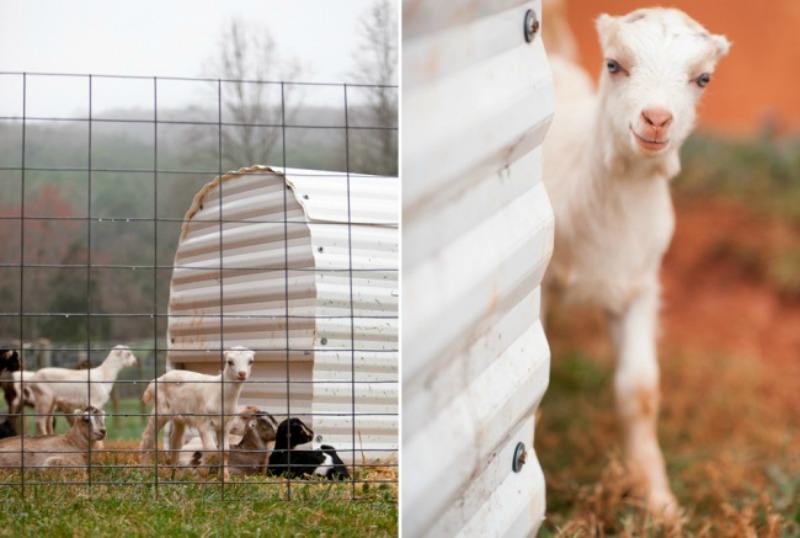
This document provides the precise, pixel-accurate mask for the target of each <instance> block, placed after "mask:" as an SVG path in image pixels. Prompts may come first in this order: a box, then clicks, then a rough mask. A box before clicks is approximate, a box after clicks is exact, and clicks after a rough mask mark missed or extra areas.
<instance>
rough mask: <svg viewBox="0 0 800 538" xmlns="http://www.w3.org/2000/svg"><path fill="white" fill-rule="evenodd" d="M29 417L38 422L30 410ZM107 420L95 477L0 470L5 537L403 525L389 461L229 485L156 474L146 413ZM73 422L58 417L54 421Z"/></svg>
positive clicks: (373, 531) (335, 531)
mask: <svg viewBox="0 0 800 538" xmlns="http://www.w3.org/2000/svg"><path fill="white" fill-rule="evenodd" d="M111 409H112V405H111V403H109V404H108V405H107V411H108V412H111ZM119 413H120V415H126V414H129V415H138V414H139V413H140V408H139V401H138V400H137V399H135V398H130V399H123V400H121V401H120V409H119ZM28 420H29V428H31V429H29V431H30V432H32V431H34V430H33V427H34V425H33V422H32V421H33V417H28ZM115 420H117V421H118V423H117V424H115ZM107 426H108V437H107V439H108V442H107V448H109V449H110V450H112V452H110V453H98V454H96V455H95V456H93V458H96V459H93V462H96V465H94V466H93V467H92V470H91V475H90V477H87V476H86V474H84V473H83V472H82V471H74V470H52V471H26V472H25V475H24V483H25V485H24V488H23V487H22V486H21V485H20V483H21V481H22V476H21V475H20V473H19V471H17V470H13V471H0V504H2V505H3V506H4V510H2V511H0V537H2V536H92V537H94V536H115V535H118V536H156V535H158V536H204V537H205V536H263V535H271V536H329V537H349V536H359V537H360V536H368V537H369V536H395V535H397V528H398V523H397V521H398V507H397V473H396V470H392V469H391V467H389V468H377V469H373V468H366V469H359V470H358V471H357V474H356V480H357V482H356V484H355V486H354V485H353V484H352V483H350V482H344V483H338V482H337V483H333V482H329V481H324V480H320V481H292V482H291V485H290V486H287V483H286V482H285V481H283V480H281V479H276V478H274V477H234V480H232V481H231V482H226V483H225V484H224V485H222V484H220V483H219V482H218V481H216V480H210V481H207V482H202V481H201V480H200V479H199V478H198V477H197V476H196V475H195V474H194V473H192V472H187V471H180V470H179V471H177V472H172V471H171V470H169V469H167V468H164V467H162V468H161V469H160V470H159V472H158V476H156V474H155V471H154V470H153V469H152V468H149V469H142V468H138V465H139V459H138V456H137V455H136V454H135V453H134V452H133V451H132V450H133V449H132V447H133V446H135V443H132V441H136V440H138V439H139V438H140V437H141V432H142V429H143V428H144V425H143V424H142V423H141V419H140V417H139V416H118V417H113V416H111V417H109V418H108V420H107ZM66 429H67V422H66V420H64V419H63V418H58V420H57V431H58V432H62V431H65V430H66ZM122 447H125V448H122ZM89 478H90V479H91V486H89V485H88V480H89ZM156 482H158V485H157V486H156V485H155V484H156Z"/></svg>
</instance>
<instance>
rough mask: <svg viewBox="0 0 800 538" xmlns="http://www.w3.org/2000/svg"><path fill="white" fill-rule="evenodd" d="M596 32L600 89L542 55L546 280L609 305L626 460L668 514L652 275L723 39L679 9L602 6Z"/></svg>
mask: <svg viewBox="0 0 800 538" xmlns="http://www.w3.org/2000/svg"><path fill="white" fill-rule="evenodd" d="M597 30H598V33H599V36H600V42H601V45H602V49H603V55H604V57H605V61H604V69H603V71H602V74H601V76H600V82H599V88H598V91H597V92H596V93H595V92H593V91H592V89H591V82H590V81H589V78H588V76H587V75H586V74H585V73H584V72H583V71H582V70H580V68H578V67H577V66H576V65H573V64H571V63H569V62H567V61H565V60H564V59H561V58H559V57H558V56H557V55H552V56H551V58H550V60H551V65H552V68H553V73H554V76H555V83H556V99H557V101H556V115H555V118H554V121H553V124H552V126H551V129H550V132H549V133H548V136H547V138H546V140H545V144H544V180H545V184H546V187H547V189H548V193H549V195H550V198H551V202H552V205H553V211H554V213H555V223H556V226H555V228H556V233H555V248H554V253H553V259H552V262H551V265H550V268H549V270H548V274H547V276H546V283H547V285H548V287H549V288H551V289H552V288H558V287H560V288H563V289H564V292H565V297H566V298H567V299H568V300H578V301H587V302H590V303H594V304H596V305H598V306H600V307H601V308H603V309H604V310H605V312H606V314H607V320H608V325H609V329H610V333H611V338H612V341H613V344H614V347H615V351H616V355H617V360H618V363H617V371H616V375H615V379H614V390H615V396H616V402H617V409H618V415H619V418H620V422H621V424H622V427H623V432H624V448H625V451H626V458H627V463H628V465H629V467H630V469H631V471H632V472H633V473H634V474H635V475H636V476H638V477H641V481H642V483H643V486H644V488H645V492H646V497H647V502H648V507H649V509H650V510H651V511H652V512H653V513H656V514H663V515H666V516H668V517H671V516H673V515H675V514H676V513H677V503H676V501H675V498H674V497H673V495H672V492H671V491H670V487H669V481H668V479H667V475H666V471H665V466H664V458H663V456H662V454H661V449H660V448H659V445H658V440H657V436H656V418H657V415H658V407H659V388H658V385H659V370H658V362H657V359H656V344H655V339H656V324H657V323H656V322H657V311H658V298H659V278H658V273H659V269H660V267H661V259H662V257H663V256H664V253H665V252H666V249H667V247H668V245H669V243H670V240H671V238H672V233H673V227H674V214H673V209H672V201H671V198H670V192H669V180H670V179H671V178H672V177H674V176H675V175H676V174H677V173H678V171H679V169H680V162H679V158H678V150H679V148H680V146H681V144H682V143H683V142H684V140H685V139H686V137H687V136H688V135H689V133H690V131H691V130H692V127H693V124H694V121H695V116H696V111H695V106H696V104H697V102H698V100H699V99H700V96H701V95H702V93H703V90H704V89H705V87H706V86H707V85H708V83H709V81H710V80H711V76H712V73H713V71H714V67H715V65H716V63H717V61H718V60H719V59H720V58H721V57H723V56H725V55H726V54H727V52H728V48H729V43H728V41H727V40H726V39H725V37H723V36H720V35H712V34H710V33H708V32H707V31H706V30H705V29H704V28H703V27H702V26H701V25H700V24H698V23H697V22H696V21H694V20H693V19H691V18H690V17H688V16H687V15H686V14H684V13H683V12H681V11H678V10H675V9H661V8H655V9H641V10H637V11H634V12H632V13H630V14H628V15H625V16H622V17H611V16H609V15H601V16H600V18H599V19H598V20H597Z"/></svg>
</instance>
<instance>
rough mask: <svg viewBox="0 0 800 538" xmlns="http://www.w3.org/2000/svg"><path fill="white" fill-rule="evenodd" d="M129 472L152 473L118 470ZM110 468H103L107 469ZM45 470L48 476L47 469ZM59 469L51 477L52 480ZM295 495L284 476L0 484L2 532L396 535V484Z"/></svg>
mask: <svg viewBox="0 0 800 538" xmlns="http://www.w3.org/2000/svg"><path fill="white" fill-rule="evenodd" d="M120 473H124V474H125V478H126V479H127V480H135V479H139V480H147V479H148V476H147V475H146V473H138V472H135V471H127V470H125V471H117V472H116V473H114V474H116V475H117V477H118V478H119V477H120V476H119V475H120ZM100 474H103V473H100ZM43 478H44V477H43ZM53 478H54V477H53V476H52V475H51V476H50V477H49V479H50V480H53ZM291 491H292V500H287V489H286V487H285V486H284V485H282V484H277V483H272V484H264V483H263V481H262V480H261V479H258V478H250V479H247V480H246V481H245V483H243V484H238V485H226V486H225V487H224V489H223V488H222V487H221V486H220V485H219V484H197V483H195V482H194V481H191V480H187V481H186V482H184V483H180V484H178V485H172V486H165V485H161V486H159V488H158V491H157V492H156V488H155V487H154V486H152V485H148V484H141V483H138V484H137V483H135V482H129V483H127V484H126V485H115V486H97V485H95V486H92V488H89V487H86V486H67V485H61V484H52V485H47V486H27V487H26V492H25V496H24V497H23V496H22V495H21V493H20V488H19V487H18V486H17V487H10V486H3V487H2V488H0V502H2V503H3V507H4V509H3V511H2V512H0V536H115V535H117V536H263V535H269V536H331V537H335V536H341V537H346V536H393V535H396V534H397V501H396V497H395V494H394V493H393V491H392V488H391V487H389V485H386V484H381V485H378V486H375V487H373V488H361V487H359V495H358V498H357V500H352V486H351V485H349V484H331V483H325V484H316V483H313V484H297V483H294V485H293V486H292V488H291Z"/></svg>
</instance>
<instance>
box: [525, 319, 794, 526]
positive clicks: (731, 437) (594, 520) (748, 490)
mask: <svg viewBox="0 0 800 538" xmlns="http://www.w3.org/2000/svg"><path fill="white" fill-rule="evenodd" d="M553 317H554V318H555V322H554V324H553V325H554V326H553V327H552V328H551V331H550V332H551V337H552V340H553V347H554V352H555V356H554V358H553V370H552V376H551V385H550V389H549V390H548V393H547V395H546V397H545V401H544V403H543V405H542V415H541V421H540V423H539V425H538V427H537V439H536V444H537V454H539V457H540V459H541V461H542V466H543V467H544V470H545V475H546V477H547V483H548V492H547V494H548V517H547V522H546V525H545V528H544V529H543V530H542V535H545V536H547V535H557V536H698V537H716V536H721V537H739V536H745V537H746V536H754V537H755V536H758V537H762V536H763V537H777V536H800V525H799V523H800V390H798V387H799V386H800V377H798V375H797V374H798V370H797V369H796V368H795V369H791V368H788V367H787V366H786V365H785V364H773V363H770V362H767V361H764V360H760V359H759V358H754V357H747V356H736V355H732V354H729V353H725V354H719V355H709V354H707V353H701V354H697V353H692V352H691V351H687V350H684V349H679V348H676V347H675V346H674V345H672V344H674V343H670V342H666V341H663V339H662V342H661V344H662V345H661V348H662V354H661V355H662V358H661V364H662V409H661V421H660V424H659V428H660V438H661V441H662V446H663V448H664V452H665V456H666V459H667V466H668V471H669V474H670V479H671V482H672V487H673V489H674V490H675V493H676V495H677V496H678V498H679V501H680V502H681V505H682V507H683V510H684V512H683V520H682V522H681V524H679V525H667V524H664V523H662V522H657V521H653V520H652V519H651V518H650V517H649V516H648V515H647V514H646V512H645V511H644V510H643V509H642V505H641V502H640V501H639V497H638V496H637V494H636V488H635V484H634V483H633V481H632V479H631V477H629V476H628V475H627V473H626V472H625V469H624V467H623V465H622V464H621V463H620V462H621V460H622V458H621V454H620V452H619V451H620V448H619V447H620V445H619V440H618V435H617V429H616V421H615V417H614V408H613V399H612V394H611V383H610V380H611V376H612V375H613V364H612V360H611V357H610V353H609V350H608V346H607V344H606V343H605V339H604V337H603V336H602V335H603V331H602V327H601V324H600V320H599V317H598V316H596V315H593V314H579V315H577V316H576V315H573V314H570V318H571V319H570V320H569V323H567V321H568V320H567V319H566V316H565V315H564V313H563V312H560V313H557V314H556V315H555V316H553ZM576 331H577V334H578V336H577V338H576ZM575 349H588V350H590V352H591V353H593V354H594V355H593V356H592V355H586V354H578V352H576V351H574V350H575ZM589 357H593V358H589Z"/></svg>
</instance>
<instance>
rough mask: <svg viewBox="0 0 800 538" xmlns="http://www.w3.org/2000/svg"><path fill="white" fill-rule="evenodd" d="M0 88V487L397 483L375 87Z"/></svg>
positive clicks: (154, 80) (380, 108)
mask: <svg viewBox="0 0 800 538" xmlns="http://www.w3.org/2000/svg"><path fill="white" fill-rule="evenodd" d="M0 96H2V100H0V102H1V103H2V104H0V208H1V209H2V210H1V211H0V237H2V242H1V243H0V305H1V306H0V345H2V346H3V348H5V349H11V350H16V351H18V352H19V354H20V358H21V362H22V366H23V370H21V371H20V372H10V371H9V372H5V373H3V380H2V386H3V389H4V392H5V396H6V401H7V404H8V406H9V410H8V413H7V419H6V423H5V429H4V431H6V432H7V433H17V434H22V435H16V436H9V437H7V438H6V439H3V440H0V484H1V485H4V486H14V487H18V488H20V489H21V491H22V492H23V494H24V493H25V492H26V491H31V490H36V489H37V488H52V487H56V486H60V485H61V486H68V485H86V486H88V487H90V489H94V490H97V489H100V488H102V487H104V486H110V485H115V486H116V485H130V486H135V485H143V486H146V487H152V488H153V491H154V494H155V495H159V494H161V493H162V492H163V490H164V488H171V487H185V486H192V485H193V484H197V483H198V482H213V483H215V484H220V487H221V492H222V493H221V495H222V496H221V498H223V499H225V498H227V499H230V500H241V499H245V498H247V496H248V495H250V496H252V495H253V494H254V492H257V491H261V490H262V489H264V488H267V489H268V490H269V491H270V492H272V493H274V492H279V493H280V494H281V495H285V497H286V498H289V499H291V498H292V491H293V487H294V485H296V484H297V483H302V482H303V481H304V480H307V479H308V478H309V476H308V475H312V477H313V475H324V474H325V472H326V471H327V472H328V475H331V476H333V477H334V478H344V480H341V481H338V480H337V481H336V483H342V484H344V485H343V486H341V487H346V488H348V491H349V497H350V498H351V499H359V498H360V497H361V492H362V491H363V487H364V485H365V484H369V483H382V484H383V483H386V484H390V485H391V484H394V485H396V483H397V449H398V439H397V422H398V420H397V409H398V402H397V396H398V374H397V363H398V360H397V359H398V349H397V326H398V314H397V304H398V295H399V294H398V292H397V290H398V265H399V264H398V238H397V231H398V227H397V223H398V219H399V214H398V205H399V199H398V193H399V189H398V182H397V124H396V118H397V88H396V87H394V86H379V85H346V84H311V83H287V82H269V81H246V80H212V79H200V78H197V79H191V78H169V77H132V76H98V75H69V74H56V73H35V74H32V73H9V72H0ZM387 107H389V110H387ZM387 117H391V118H393V120H392V121H394V122H395V123H392V124H386V118H387ZM257 165H263V166H257ZM229 171H233V172H229ZM119 345H124V346H127V347H125V348H118V347H115V346H119ZM235 346H242V347H243V348H246V349H248V350H251V351H253V352H254V359H255V360H254V362H253V363H252V366H250V365H249V364H248V365H246V366H243V365H242V363H240V359H239V358H237V357H239V354H237V353H236V352H232V349H234V348H235ZM245 355H247V353H246V352H245ZM123 357H127V358H123ZM134 357H135V361H133V358H134ZM76 366H77V367H79V368H82V369H79V370H74V368H75V367H76ZM54 368H55V369H54ZM251 368H252V370H251V371H250V369H251ZM174 371H183V372H184V373H180V374H175V373H174ZM185 372H195V373H194V374H186V373H185ZM220 372H222V373H220ZM162 376H166V377H162ZM171 376H172V377H171ZM181 376H182V377H181ZM203 376H205V377H203ZM212 376H216V377H212ZM237 376H241V377H239V378H237ZM242 377H246V380H243V379H242ZM158 378H160V379H161V382H158V383H155V385H154V387H153V388H154V393H153V395H152V397H151V398H150V400H153V401H152V402H144V401H142V396H143V394H144V393H145V391H146V389H147V387H148V386H149V385H150V384H151V382H153V380H155V379H158ZM178 378H180V379H178ZM111 386H113V391H111V396H110V397H109V395H108V394H107V391H106V388H108V387H111ZM186 386H190V387H192V388H193V389H196V393H197V395H195V396H192V398H194V400H191V399H187V398H189V397H188V396H185V395H184V396H181V397H177V396H175V395H174V394H177V392H178V391H177V390H173V389H178V388H180V387H183V388H186ZM239 387H241V394H240V395H238V398H234V399H236V401H237V407H236V409H235V410H231V409H230V408H226V407H225V406H224V405H222V404H221V403H219V402H223V401H225V399H226V396H225V395H226V393H227V394H228V400H230V399H231V397H232V396H234V397H235V396H236V395H237V390H238V389H239ZM104 391H106V392H104ZM187 394H188V393H187ZM173 400H174V401H173ZM178 400H181V401H180V402H178ZM181 402H182V403H181ZM187 402H188V403H187ZM90 404H92V405H96V406H97V407H103V408H104V409H105V411H106V413H107V417H108V420H107V421H105V423H104V421H103V419H102V418H98V417H96V416H94V415H93V411H92V410H90V409H88V405H90ZM181 405H182V406H183V407H181ZM246 406H250V407H247V408H246ZM26 409H27V410H26ZM75 410H77V411H78V414H75V415H73V412H74V411H75ZM65 419H66V420H65ZM148 421H149V422H152V424H153V425H155V426H157V427H158V428H157V429H159V430H160V429H162V428H163V429H164V431H165V433H164V434H163V441H162V444H161V445H156V446H153V447H152V449H150V448H149V447H148V442H147V437H146V435H145V431H146V429H147V428H148V427H149V426H148V425H147V424H148ZM103 423H104V424H103ZM183 423H186V424H187V425H188V426H189V428H188V430H187V431H186V434H185V435H180V433H181V432H180V430H181V425H182V424H183ZM229 423H232V424H233V426H232V428H233V433H234V434H238V437H233V438H232V441H231V444H232V445H234V444H236V443H237V442H239V440H240V439H242V436H244V438H245V439H244V440H242V441H241V442H242V443H243V444H241V445H240V446H238V447H237V446H234V447H232V448H231V449H230V451H223V450H222V448H223V447H222V444H223V443H221V442H220V441H221V439H220V438H219V434H218V433H216V432H218V431H220V429H221V428H224V425H225V424H229ZM281 423H283V425H282V426H281ZM295 426H296V427H297V428H299V429H297V428H295ZM258 427H261V428H262V430H257V428H258ZM53 428H55V429H53ZM209 428H210V431H212V432H215V433H214V434H213V435H214V436H213V438H211V439H210V440H209V439H208V438H203V439H198V438H197V434H198V433H200V434H201V437H202V436H203V433H204V432H205V431H206V429H209ZM101 429H102V430H103V433H102V434H100V433H97V432H99V430H101ZM251 430H252V431H251ZM51 432H52V433H54V434H57V435H58V437H48V438H45V437H41V436H40V434H43V433H51ZM80 432H84V436H85V435H87V433H86V432H88V434H93V433H92V432H95V433H97V437H104V439H102V443H101V444H99V445H95V444H94V443H93V442H90V443H88V444H87V443H84V445H80V443H77V444H78V445H80V446H78V447H77V448H70V447H74V446H76V442H74V439H75V438H77V437H75V436H77V435H78V433H80ZM175 432H177V433H175ZM287 432H288V433H287ZM151 433H152V432H151ZM69 439H73V440H72V441H70V442H71V443H72V444H70V445H63V442H66V441H65V440H69ZM56 441H58V442H62V444H57V442H56ZM251 442H252V443H256V445H257V446H256V445H252V444H249V443H251ZM259 443H260V444H259ZM264 443H267V444H266V445H264ZM298 443H299V444H298ZM140 444H141V447H140ZM178 445H180V446H178ZM211 445H213V446H211ZM273 445H274V446H273ZM295 445H297V446H295ZM323 445H324V446H325V447H327V446H332V447H333V448H334V449H335V450H334V451H331V450H329V449H327V448H326V449H324V450H322V449H321V448H320V447H322V446H323ZM254 446H255V447H256V448H254ZM65 447H66V448H65ZM288 447H291V449H290V448H288ZM284 449H285V452H284ZM173 458H175V459H173ZM337 458H341V461H340V463H339V465H336V462H337V461H339V460H338V459H337ZM286 459H288V461H285V460H286ZM193 460H194V461H193ZM225 462H227V464H225ZM281 465H282V467H281ZM46 467H59V468H60V469H61V471H62V472H49V471H47V470H46V469H45V470H43V469H44V468H46ZM220 467H225V468H226V470H227V471H230V474H229V473H228V472H223V471H222V470H221V469H220ZM72 468H75V471H74V472H69V470H70V469H72ZM334 471H335V472H334ZM317 479H319V476H317ZM240 486H241V487H240Z"/></svg>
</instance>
